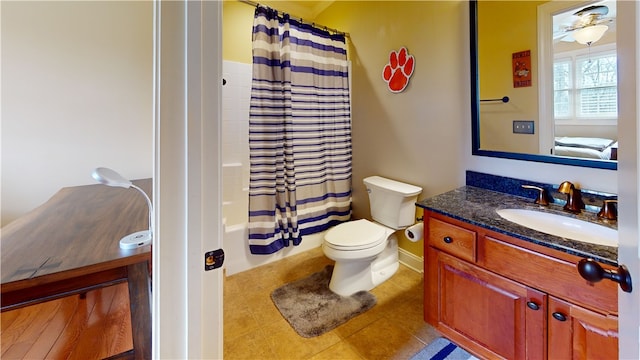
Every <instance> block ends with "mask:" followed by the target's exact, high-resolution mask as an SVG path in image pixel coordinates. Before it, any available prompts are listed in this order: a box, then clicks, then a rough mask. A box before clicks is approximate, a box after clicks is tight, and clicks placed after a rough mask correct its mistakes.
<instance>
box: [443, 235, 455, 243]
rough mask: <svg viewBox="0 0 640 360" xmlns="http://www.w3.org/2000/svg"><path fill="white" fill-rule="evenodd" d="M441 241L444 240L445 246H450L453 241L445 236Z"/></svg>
mask: <svg viewBox="0 0 640 360" xmlns="http://www.w3.org/2000/svg"><path fill="white" fill-rule="evenodd" d="M442 240H444V242H446V243H447V244H451V243H452V242H453V239H452V238H451V237H449V236H445V237H444V238H443V239H442Z"/></svg>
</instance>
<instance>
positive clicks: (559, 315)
mask: <svg viewBox="0 0 640 360" xmlns="http://www.w3.org/2000/svg"><path fill="white" fill-rule="evenodd" d="M552 315H553V318H554V319H556V320H558V321H567V317H566V316H564V314H563V313H559V312H557V311H556V312H554V313H553V314H552Z"/></svg>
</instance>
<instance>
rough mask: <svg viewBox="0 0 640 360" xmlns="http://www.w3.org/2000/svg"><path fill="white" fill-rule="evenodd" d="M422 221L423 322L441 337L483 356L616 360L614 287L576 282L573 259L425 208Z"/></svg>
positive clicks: (613, 284)
mask: <svg viewBox="0 0 640 360" xmlns="http://www.w3.org/2000/svg"><path fill="white" fill-rule="evenodd" d="M424 222H425V227H424V228H425V240H426V241H425V304H424V305H425V312H424V314H425V321H427V322H428V323H430V324H431V325H433V326H434V327H436V328H437V329H438V330H439V331H440V332H441V333H442V334H443V335H444V336H446V337H448V338H449V339H451V340H452V341H453V342H455V343H457V344H459V345H460V346H462V347H464V348H466V349H468V350H469V351H471V352H472V353H474V354H475V355H476V356H479V357H482V358H487V359H499V358H504V359H587V358H589V359H598V358H600V359H616V358H617V354H618V342H617V287H616V286H615V285H616V284H615V283H613V282H599V283H596V284H591V283H588V282H586V281H585V280H583V279H582V278H581V277H580V275H579V274H578V271H577V269H576V267H575V264H576V263H577V262H578V261H579V259H580V258H578V257H575V256H572V255H569V254H566V253H564V252H559V251H556V250H553V249H548V248H544V247H541V246H539V245H535V244H532V243H529V242H525V241H523V240H519V239H514V238H511V237H508V236H505V235H503V234H498V233H495V232H491V231H488V230H486V229H484V228H481V227H476V226H473V225H470V224H468V223H464V222H462V221H458V220H455V219H452V218H449V217H446V216H443V215H441V214H437V213H433V212H430V211H425V217H424ZM605 268H606V266H605ZM609 268H610V267H609Z"/></svg>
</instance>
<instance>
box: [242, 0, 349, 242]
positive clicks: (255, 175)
mask: <svg viewBox="0 0 640 360" xmlns="http://www.w3.org/2000/svg"><path fill="white" fill-rule="evenodd" d="M350 114H351V109H350V97H349V81H348V64H347V56H346V43H345V37H344V35H337V34H330V33H329V32H327V31H324V30H321V29H317V28H315V27H313V26H311V25H308V24H303V23H301V22H298V21H296V20H293V19H290V18H289V16H288V15H287V14H284V15H282V16H279V15H278V12H277V11H276V10H272V9H269V8H266V7H263V6H258V7H257V8H256V12H255V17H254V24H253V81H252V88H251V108H250V112H249V156H250V165H251V168H250V169H251V171H250V180H249V225H248V226H249V248H250V250H251V253H253V254H271V253H274V252H276V251H278V250H280V249H282V248H283V247H285V246H289V245H290V244H293V245H298V244H300V242H301V238H302V236H303V235H307V234H312V233H315V232H319V231H323V230H326V229H328V228H329V227H330V226H333V225H335V224H337V223H340V222H343V221H347V220H349V219H350V217H351V115H350Z"/></svg>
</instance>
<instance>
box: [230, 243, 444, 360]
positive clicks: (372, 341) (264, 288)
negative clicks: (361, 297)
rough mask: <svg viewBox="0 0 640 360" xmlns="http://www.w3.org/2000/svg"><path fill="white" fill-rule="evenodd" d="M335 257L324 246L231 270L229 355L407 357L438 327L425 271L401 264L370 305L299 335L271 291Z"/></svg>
mask: <svg viewBox="0 0 640 360" xmlns="http://www.w3.org/2000/svg"><path fill="white" fill-rule="evenodd" d="M331 263H332V261H331V260H329V259H327V258H326V257H325V256H324V255H323V253H322V250H321V249H320V248H317V249H313V250H309V251H307V252H305V253H302V254H299V255H295V256H292V257H289V258H285V259H283V260H280V261H278V262H275V263H271V264H268V265H264V266H261V267H259V268H255V269H252V270H249V271H245V272H242V273H239V274H235V275H232V276H229V277H227V278H226V279H225V284H224V358H225V359H230V360H233V359H251V360H254V359H291V360H293V359H331V360H335V359H376V360H377V359H408V358H410V357H411V356H412V355H414V354H415V353H417V352H418V351H420V349H422V348H423V347H424V346H425V345H426V344H428V343H429V342H431V341H432V340H433V339H435V338H437V337H438V336H440V335H439V333H438V332H437V331H436V330H435V329H434V328H433V327H431V326H430V325H428V324H426V323H425V322H424V320H423V313H422V303H423V302H422V298H423V293H422V274H420V273H418V272H416V271H414V270H411V269H410V268H408V267H406V266H404V265H400V269H399V270H398V272H397V273H396V274H395V275H394V276H393V277H392V278H391V279H389V280H387V281H386V282H384V283H383V284H381V285H379V286H378V287H376V288H375V289H373V290H371V292H372V293H373V294H374V295H375V296H376V298H377V299H378V303H377V304H376V306H375V307H373V308H372V309H371V310H369V311H367V312H365V313H364V314H361V315H359V316H357V317H355V318H353V319H351V320H350V321H348V322H347V323H345V324H343V325H341V326H339V327H337V328H336V329H334V330H332V331H330V332H327V333H325V334H323V335H320V336H318V337H314V338H308V339H307V338H303V337H301V336H299V335H298V334H297V333H296V332H295V331H294V330H293V329H292V328H291V326H290V325H289V323H287V321H286V320H285V319H284V318H283V317H282V315H280V313H279V312H278V309H277V308H276V307H275V306H274V305H273V302H272V301H271V297H270V294H271V292H272V291H273V290H275V289H276V288H278V287H280V286H281V285H284V284H285V283H288V282H291V281H294V280H297V279H300V278H303V277H306V276H308V275H310V274H312V273H314V272H317V271H320V270H322V269H323V268H324V267H325V266H326V265H328V264H331Z"/></svg>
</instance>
